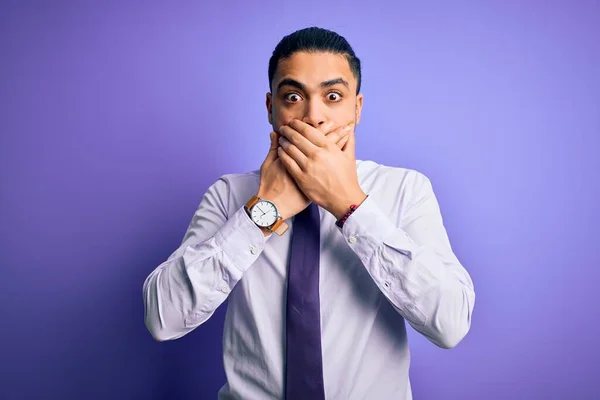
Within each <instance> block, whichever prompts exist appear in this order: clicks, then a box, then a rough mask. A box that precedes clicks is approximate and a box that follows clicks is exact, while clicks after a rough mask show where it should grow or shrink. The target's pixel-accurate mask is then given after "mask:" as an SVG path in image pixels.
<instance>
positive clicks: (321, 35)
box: [269, 26, 361, 94]
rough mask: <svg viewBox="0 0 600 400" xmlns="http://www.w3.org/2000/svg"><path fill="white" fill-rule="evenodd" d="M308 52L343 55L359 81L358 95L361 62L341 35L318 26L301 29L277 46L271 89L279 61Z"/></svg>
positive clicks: (273, 58) (271, 70)
mask: <svg viewBox="0 0 600 400" xmlns="http://www.w3.org/2000/svg"><path fill="white" fill-rule="evenodd" d="M301 51H307V52H328V53H333V54H343V55H345V56H346V59H347V60H348V64H350V70H351V71H352V73H353V74H354V77H355V78H356V81H357V86H356V94H358V93H359V92H360V83H361V73H360V60H359V59H358V57H356V54H354V50H353V49H352V46H350V43H348V41H347V40H346V39H345V38H344V37H343V36H341V35H339V34H337V33H335V32H333V31H330V30H327V29H323V28H318V27H316V26H313V27H309V28H304V29H300V30H298V31H296V32H293V33H290V34H289V35H287V36H284V37H283V39H281V41H280V42H279V43H278V44H277V46H276V47H275V50H273V55H272V56H271V59H270V60H269V89H270V90H273V88H272V87H271V85H272V82H273V77H274V76H275V71H276V70H277V65H278V64H279V61H280V60H282V59H284V58H288V57H290V56H292V55H293V54H295V53H298V52H301Z"/></svg>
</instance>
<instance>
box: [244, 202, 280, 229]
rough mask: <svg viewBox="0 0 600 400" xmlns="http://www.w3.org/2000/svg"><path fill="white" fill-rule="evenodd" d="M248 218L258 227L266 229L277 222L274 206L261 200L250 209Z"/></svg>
mask: <svg viewBox="0 0 600 400" xmlns="http://www.w3.org/2000/svg"><path fill="white" fill-rule="evenodd" d="M250 212H251V213H250V216H251V218H252V220H253V221H254V222H255V223H256V225H258V226H262V227H265V228H266V227H267V226H271V225H273V224H274V223H275V221H277V208H275V204H273V203H271V202H270V201H267V200H261V201H259V202H258V203H256V204H255V205H254V207H252V210H250Z"/></svg>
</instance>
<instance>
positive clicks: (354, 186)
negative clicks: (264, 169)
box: [278, 119, 367, 219]
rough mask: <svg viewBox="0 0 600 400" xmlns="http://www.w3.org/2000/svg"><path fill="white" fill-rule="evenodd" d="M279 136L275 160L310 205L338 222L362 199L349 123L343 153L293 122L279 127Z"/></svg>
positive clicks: (309, 128) (316, 132)
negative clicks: (321, 208) (323, 211)
mask: <svg viewBox="0 0 600 400" xmlns="http://www.w3.org/2000/svg"><path fill="white" fill-rule="evenodd" d="M279 133H280V134H281V136H282V137H281V138H280V140H279V144H280V147H279V149H278V153H279V158H280V159H281V162H282V163H283V165H284V166H285V168H286V169H287V170H288V172H289V173H290V175H291V176H292V177H293V178H294V180H295V181H296V183H297V184H298V186H299V187H300V189H301V190H302V191H303V192H304V194H305V195H306V197H308V198H309V199H310V200H311V201H312V202H314V203H316V204H318V205H320V206H321V207H323V208H324V209H326V210H327V211H329V212H330V213H332V214H333V215H334V216H335V218H336V219H340V218H341V217H343V216H344V214H345V213H346V212H347V211H348V209H349V207H350V205H352V204H357V205H360V204H361V203H362V202H363V201H364V200H365V198H366V197H367V195H366V194H365V193H364V192H363V191H362V189H361V188H360V185H359V183H358V176H357V173H356V153H355V144H356V140H355V135H354V124H353V123H351V124H349V125H348V126H347V131H346V133H348V142H347V143H346V146H345V147H344V149H343V150H340V148H339V147H338V146H337V145H336V144H335V142H334V141H333V140H331V139H330V138H328V137H327V136H326V135H324V134H323V133H322V132H321V131H319V130H318V129H317V128H314V127H312V126H311V125H309V124H306V123H304V122H302V121H300V120H297V119H294V120H292V121H291V122H290V123H289V124H288V125H284V126H282V127H281V128H280V129H279Z"/></svg>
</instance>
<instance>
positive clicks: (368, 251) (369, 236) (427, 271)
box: [342, 172, 475, 349]
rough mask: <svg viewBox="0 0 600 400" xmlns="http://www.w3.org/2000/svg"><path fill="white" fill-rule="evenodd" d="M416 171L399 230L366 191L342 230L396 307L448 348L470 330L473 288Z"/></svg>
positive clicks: (425, 182)
mask: <svg viewBox="0 0 600 400" xmlns="http://www.w3.org/2000/svg"><path fill="white" fill-rule="evenodd" d="M415 173H416V174H417V176H416V177H415V183H414V186H413V196H412V198H413V201H412V202H411V204H409V205H408V206H407V207H406V209H405V210H404V211H403V214H402V216H401V218H402V219H401V226H402V229H401V228H398V227H396V226H395V225H394V224H393V223H392V222H391V221H390V219H389V218H388V217H387V216H386V215H385V214H384V213H383V212H382V211H381V210H380V209H379V208H378V207H377V205H376V204H375V203H374V202H373V200H372V199H371V198H370V196H369V197H368V198H367V199H366V200H365V201H364V202H363V203H362V204H361V205H360V207H358V209H357V210H356V211H355V212H354V213H353V214H352V215H351V216H350V217H349V218H348V220H347V221H346V223H345V224H344V226H343V228H342V233H343V235H344V237H345V238H346V241H347V243H349V246H350V247H351V248H352V249H353V250H354V252H355V253H356V254H357V255H358V257H359V258H360V259H361V261H362V262H363V264H364V265H365V267H366V268H367V270H368V271H369V274H370V275H371V277H372V278H373V280H374V281H375V283H376V284H377V286H378V287H379V288H380V289H381V291H382V293H383V294H384V296H385V297H386V298H387V299H388V300H389V301H390V303H391V304H392V305H393V306H394V308H395V309H396V310H397V311H398V312H399V313H400V314H401V315H402V316H403V317H404V318H405V319H406V320H407V321H408V322H409V323H410V324H411V325H412V326H413V328H415V329H416V330H417V331H419V332H420V333H422V334H423V335H425V336H426V337H427V338H428V339H429V340H430V341H431V342H433V343H434V344H436V345H437V346H439V347H442V348H447V349H449V348H452V347H454V346H456V345H457V344H458V343H459V342H460V341H461V340H462V339H463V338H464V336H465V335H466V334H467V332H468V331H469V329H470V325H471V315H472V313H473V306H474V304H475V291H474V288H473V282H472V280H471V278H470V276H469V274H468V273H467V271H466V270H465V269H464V268H463V267H462V265H461V264H460V262H459V261H458V259H457V258H456V256H455V255H454V253H453V251H452V249H451V247H450V242H449V240H448V236H447V233H446V230H445V228H444V225H443V221H442V216H441V213H440V209H439V205H438V202H437V200H436V197H435V195H434V193H433V188H432V186H431V182H430V181H429V179H428V178H427V177H425V176H424V175H423V174H420V173H417V172H415Z"/></svg>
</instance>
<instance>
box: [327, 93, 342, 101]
mask: <svg viewBox="0 0 600 400" xmlns="http://www.w3.org/2000/svg"><path fill="white" fill-rule="evenodd" d="M341 99H342V95H341V94H339V93H338V92H329V93H328V94H327V100H329V101H333V102H337V101H340V100H341Z"/></svg>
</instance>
